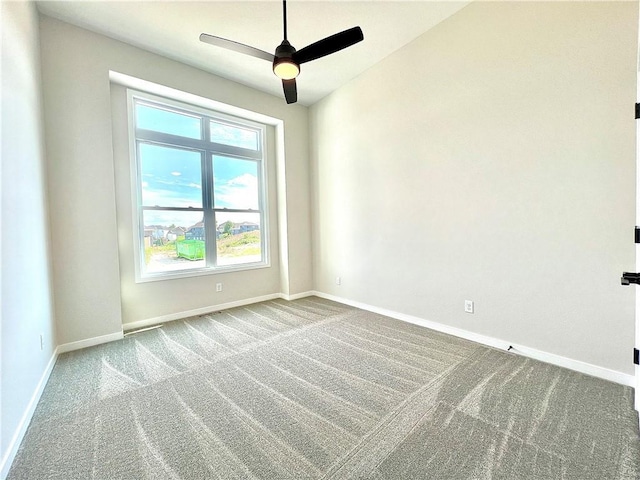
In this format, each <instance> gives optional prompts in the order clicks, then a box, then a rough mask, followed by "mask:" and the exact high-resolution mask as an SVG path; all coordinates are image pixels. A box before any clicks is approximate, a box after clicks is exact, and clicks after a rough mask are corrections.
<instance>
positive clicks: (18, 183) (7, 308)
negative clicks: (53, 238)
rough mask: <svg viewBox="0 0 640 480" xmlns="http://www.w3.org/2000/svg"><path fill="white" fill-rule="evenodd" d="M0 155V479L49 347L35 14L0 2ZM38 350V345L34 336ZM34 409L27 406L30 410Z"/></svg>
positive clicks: (52, 341) (51, 327)
mask: <svg viewBox="0 0 640 480" xmlns="http://www.w3.org/2000/svg"><path fill="white" fill-rule="evenodd" d="M0 13H1V14H0V18H1V19H2V28H1V31H2V57H1V58H2V84H1V92H2V122H1V125H2V132H1V138H2V154H1V156H0V159H1V163H0V172H1V178H2V187H1V188H0V191H1V192H2V196H1V200H0V205H1V210H0V221H1V223H0V232H1V236H0V239H1V240H0V244H1V246H2V249H1V253H0V265H2V272H1V285H2V289H1V291H2V296H1V298H0V305H1V313H0V324H1V326H2V328H1V329H0V341H1V344H0V345H1V346H0V352H1V356H0V366H1V372H0V412H1V415H0V426H1V435H0V478H4V476H3V475H4V474H5V473H6V471H7V470H8V466H9V465H8V462H6V463H5V461H6V460H7V459H9V460H10V459H11V458H10V457H11V455H12V453H15V450H16V449H17V447H18V444H17V442H16V441H15V440H18V441H19V440H20V438H18V437H16V434H18V433H19V432H20V431H21V432H22V433H24V429H26V426H27V425H26V424H24V423H22V418H23V416H25V415H26V414H27V413H28V411H29V408H30V402H31V399H32V396H33V394H34V392H35V391H36V390H37V388H38V385H39V384H40V381H41V379H42V378H43V375H44V373H45V371H46V370H47V366H48V364H49V362H50V360H51V359H52V356H53V352H54V350H55V347H56V345H57V344H56V338H55V322H54V314H53V300H52V292H51V284H50V280H51V266H50V262H49V252H50V250H49V224H48V223H49V222H48V213H47V207H46V202H47V192H46V188H45V181H46V180H45V170H46V168H45V158H46V156H45V150H44V144H43V131H42V102H41V94H40V53H39V51H38V48H39V39H38V14H37V12H36V9H35V6H34V4H33V3H27V2H0ZM41 334H42V336H43V344H42V346H41V345H40V335H41ZM34 406H35V405H34Z"/></svg>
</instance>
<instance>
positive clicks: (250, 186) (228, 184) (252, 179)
mask: <svg viewBox="0 0 640 480" xmlns="http://www.w3.org/2000/svg"><path fill="white" fill-rule="evenodd" d="M213 181H214V193H213V195H214V206H215V208H234V209H237V210H258V209H259V208H260V202H259V201H258V198H259V194H258V164H257V163H256V162H252V161H250V160H238V159H237V158H228V157H218V156H214V157H213Z"/></svg>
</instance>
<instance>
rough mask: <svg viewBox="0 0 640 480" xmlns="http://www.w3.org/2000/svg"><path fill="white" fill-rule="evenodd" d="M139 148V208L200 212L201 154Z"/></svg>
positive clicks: (159, 148)
mask: <svg viewBox="0 0 640 480" xmlns="http://www.w3.org/2000/svg"><path fill="white" fill-rule="evenodd" d="M139 145H140V146H139V148H140V174H141V182H142V185H141V186H142V205H144V206H146V207H155V206H160V207H194V208H202V168H201V158H202V157H201V154H200V152H194V151H192V150H180V149H178V148H169V147H162V146H159V145H154V144H150V143H140V144H139Z"/></svg>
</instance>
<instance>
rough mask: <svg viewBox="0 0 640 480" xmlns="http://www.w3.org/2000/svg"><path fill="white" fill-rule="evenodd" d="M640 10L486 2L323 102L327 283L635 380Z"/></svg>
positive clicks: (316, 137)
mask: <svg viewBox="0 0 640 480" xmlns="http://www.w3.org/2000/svg"><path fill="white" fill-rule="evenodd" d="M637 10H638V5H637V3H636V2H625V3H616V2H603V3H591V2H566V3H565V2H562V3H555V2H554V3H542V2H487V3H484V2H474V3H473V4H471V5H470V6H468V7H466V8H464V9H463V10H461V11H460V12H459V13H457V14H456V15H454V16H453V17H451V18H449V19H447V20H446V21H444V22H442V23H441V24H439V25H438V26H437V27H435V28H434V29H433V30H431V31H429V32H427V33H426V34H424V35H423V36H422V37H420V38H419V39H417V40H416V41H414V42H413V43H411V44H409V45H408V46H406V47H405V48H403V49H402V50H400V51H398V52H396V53H394V54H393V55H391V56H390V57H387V58H386V59H385V60H384V61H382V62H381V63H379V64H378V65H376V66H374V67H373V68H372V69H370V70H369V71H368V72H365V73H364V74H363V75H361V76H360V77H358V78H357V79H355V80H354V81H352V82H351V83H350V84H348V85H347V86H345V87H343V88H341V89H340V90H338V91H336V92H334V93H333V94H332V95H330V96H329V97H327V98H325V99H324V100H323V101H321V102H319V103H318V104H316V105H314V106H313V107H312V108H311V109H310V125H311V151H312V185H313V187H312V188H313V205H312V215H313V231H314V235H313V242H314V274H315V288H316V289H317V290H319V291H321V292H325V293H327V294H331V295H335V296H338V297H342V298H346V299H349V300H351V301H355V302H361V303H364V304H368V305H371V306H375V307H378V308H384V309H389V310H392V311H396V312H400V313H403V314H407V315H413V316H416V317H419V318H423V319H426V320H431V321H435V322H439V323H442V324H445V325H448V326H452V327H457V328H460V329H464V330H467V331H470V332H475V333H477V334H481V335H485V336H490V337H493V338H496V339H501V340H504V341H506V342H513V343H516V344H520V345H525V346H528V347H531V348H535V349H539V350H541V351H544V352H548V353H551V354H555V355H560V356H564V357H568V358H570V359H575V360H580V361H584V362H587V363H590V364H593V365H597V366H600V367H604V368H608V369H612V370H616V371H619V372H624V373H627V374H633V368H632V363H631V361H630V358H631V351H632V347H633V337H634V297H633V296H634V290H633V289H632V288H623V287H621V286H620V280H619V278H620V275H621V273H622V271H624V270H629V269H633V266H634V244H633V236H632V232H633V226H634V221H635V207H634V206H635V191H636V186H635V120H634V119H633V104H634V103H635V95H636V64H637V58H636V55H637V38H638V36H637V35H638V11H637ZM336 276H341V277H342V285H340V286H338V285H336V283H335V277H336ZM465 299H470V300H473V301H475V307H476V313H475V314H473V315H470V314H465V313H464V309H463V306H464V300H465Z"/></svg>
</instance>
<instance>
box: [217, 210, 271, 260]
mask: <svg viewBox="0 0 640 480" xmlns="http://www.w3.org/2000/svg"><path fill="white" fill-rule="evenodd" d="M216 227H217V228H216V237H217V242H216V243H217V252H218V265H238V264H242V263H255V262H260V261H262V242H261V239H260V214H259V213H225V212H218V213H216Z"/></svg>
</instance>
